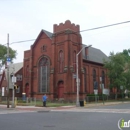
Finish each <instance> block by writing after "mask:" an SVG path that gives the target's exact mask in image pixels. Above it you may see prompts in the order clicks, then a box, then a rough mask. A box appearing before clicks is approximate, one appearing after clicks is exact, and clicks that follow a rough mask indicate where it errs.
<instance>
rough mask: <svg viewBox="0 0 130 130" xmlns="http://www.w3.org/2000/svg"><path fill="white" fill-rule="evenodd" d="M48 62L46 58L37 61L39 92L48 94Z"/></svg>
mask: <svg viewBox="0 0 130 130" xmlns="http://www.w3.org/2000/svg"><path fill="white" fill-rule="evenodd" d="M49 67H50V62H49V59H48V58H47V57H43V58H42V59H41V60H40V61H39V92H40V93H42V92H48V88H49V71H50V69H49Z"/></svg>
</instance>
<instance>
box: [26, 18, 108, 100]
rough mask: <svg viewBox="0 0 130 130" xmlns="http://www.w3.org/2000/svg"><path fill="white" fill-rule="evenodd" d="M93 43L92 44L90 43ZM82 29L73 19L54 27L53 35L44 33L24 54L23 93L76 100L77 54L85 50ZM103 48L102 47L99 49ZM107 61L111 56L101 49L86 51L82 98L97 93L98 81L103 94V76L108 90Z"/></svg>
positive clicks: (80, 59)
mask: <svg viewBox="0 0 130 130" xmlns="http://www.w3.org/2000/svg"><path fill="white" fill-rule="evenodd" d="M87 44H92V43H87ZM84 46H85V45H84V44H83V43H82V37H81V34H80V26H79V25H75V24H73V23H71V22H70V21H69V20H67V21H65V23H60V24H59V25H57V24H54V25H53V33H51V32H48V31H46V30H41V32H40V33H39V35H38V37H37V39H36V40H35V42H34V43H33V45H31V47H30V50H26V51H25V52H24V60H23V92H25V93H26V95H27V97H36V98H39V99H41V97H42V96H43V94H44V93H46V94H47V96H48V98H49V99H55V98H58V99H61V98H62V99H67V100H75V99H76V91H77V89H76V88H77V87H76V79H75V78H74V75H75V74H76V54H77V53H78V52H79V51H80V50H81V49H82V48H83V47H84ZM99 48H100V47H99ZM103 59H106V60H107V59H108V57H107V56H106V55H105V54H104V53H103V52H102V51H101V50H99V49H96V48H93V47H89V48H85V49H84V50H83V51H82V53H80V54H79V56H78V70H79V72H78V73H79V78H80V87H79V96H80V98H84V97H85V96H86V95H87V94H91V93H93V92H94V82H95V81H96V82H97V83H98V88H97V89H98V92H99V93H101V88H100V86H99V84H100V80H99V79H100V77H102V83H103V84H104V87H105V88H106V87H107V83H108V79H107V77H106V69H104V68H103Z"/></svg>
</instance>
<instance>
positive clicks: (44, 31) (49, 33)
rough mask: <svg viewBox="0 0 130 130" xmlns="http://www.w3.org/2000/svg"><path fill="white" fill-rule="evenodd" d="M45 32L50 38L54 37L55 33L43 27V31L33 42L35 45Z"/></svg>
mask: <svg viewBox="0 0 130 130" xmlns="http://www.w3.org/2000/svg"><path fill="white" fill-rule="evenodd" d="M43 33H45V34H46V35H47V36H48V38H50V39H51V38H52V35H53V33H51V32H48V31H46V30H44V29H42V30H41V32H40V33H39V35H38V37H37V38H36V40H35V42H34V44H33V47H34V46H35V45H36V43H37V41H38V40H39V38H40V37H41V35H42V34H43Z"/></svg>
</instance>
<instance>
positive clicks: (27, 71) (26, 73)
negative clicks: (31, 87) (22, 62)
mask: <svg viewBox="0 0 130 130" xmlns="http://www.w3.org/2000/svg"><path fill="white" fill-rule="evenodd" d="M25 71H26V72H25V75H26V77H29V65H27V67H26V70H25Z"/></svg>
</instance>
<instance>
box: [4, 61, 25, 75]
mask: <svg viewBox="0 0 130 130" xmlns="http://www.w3.org/2000/svg"><path fill="white" fill-rule="evenodd" d="M22 67H23V62H20V63H14V64H10V65H9V74H11V73H14V74H15V73H17V72H18V71H19V70H20V69H21V68H22ZM6 72H7V69H5V74H7V73H6ZM6 76H7V75H6Z"/></svg>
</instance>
